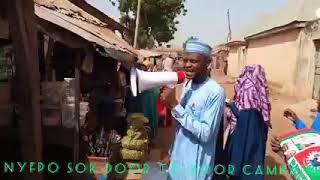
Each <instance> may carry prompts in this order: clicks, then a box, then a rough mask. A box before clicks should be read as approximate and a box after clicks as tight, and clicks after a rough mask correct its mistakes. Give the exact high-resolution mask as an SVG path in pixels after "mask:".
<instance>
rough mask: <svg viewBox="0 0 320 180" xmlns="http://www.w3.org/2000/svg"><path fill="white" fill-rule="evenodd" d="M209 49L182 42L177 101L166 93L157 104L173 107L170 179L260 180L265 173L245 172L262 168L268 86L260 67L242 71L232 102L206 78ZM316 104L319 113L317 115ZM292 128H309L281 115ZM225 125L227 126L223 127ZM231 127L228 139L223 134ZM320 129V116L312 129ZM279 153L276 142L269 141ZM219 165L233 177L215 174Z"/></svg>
mask: <svg viewBox="0 0 320 180" xmlns="http://www.w3.org/2000/svg"><path fill="white" fill-rule="evenodd" d="M211 50H212V49H211V47H210V46H209V45H207V44H205V43H203V42H202V41H200V40H197V39H193V40H189V41H188V42H187V43H186V47H185V49H184V57H183V64H184V70H185V73H186V77H187V81H186V82H185V83H184V84H183V91H182V94H181V98H179V99H178V98H173V97H172V93H171V92H170V91H168V90H164V91H162V92H161V93H160V98H161V101H162V102H163V103H164V105H165V106H166V107H168V108H171V115H172V117H173V119H174V120H175V122H176V123H175V124H176V132H175V137H174V143H173V144H172V147H171V149H170V152H169V154H170V162H169V164H170V165H169V169H168V176H167V177H168V179H173V180H179V179H183V180H201V179H225V178H227V177H228V178H229V179H236V180H242V179H246V180H250V179H252V180H259V179H261V180H262V179H264V175H263V174H255V173H254V172H253V173H249V174H248V173H245V172H244V171H243V167H244V166H250V169H253V170H255V169H257V168H259V167H260V168H262V170H263V167H264V163H265V162H264V161H265V153H266V147H267V138H268V131H269V129H270V128H272V126H271V121H270V120H271V117H270V114H271V103H270V100H269V90H268V83H267V80H266V75H265V71H264V68H263V67H262V66H261V65H249V66H246V67H244V69H243V70H242V71H241V73H240V76H239V78H238V80H237V82H236V83H235V86H234V90H235V94H234V97H233V99H231V100H228V99H226V96H225V92H224V89H223V88H222V87H221V86H220V85H219V84H218V83H217V82H216V81H215V80H214V77H213V78H210V75H209V73H208V69H209V67H210V63H211ZM319 109H320V102H319V105H318V111H319V112H320V110H319ZM285 117H288V118H291V119H292V120H293V122H294V123H295V125H296V127H297V128H298V129H299V128H307V127H306V125H305V124H304V123H303V121H302V120H299V118H297V116H295V114H294V113H292V112H291V113H288V112H286V113H285ZM224 124H226V125H224ZM226 127H228V129H229V133H228V140H227V142H226V144H225V145H224V143H223V134H224V132H225V130H226ZM312 128H314V129H315V130H318V131H319V129H320V113H319V114H318V116H317V118H316V120H315V123H314V125H313V126H312ZM272 142H273V143H272V146H273V148H274V149H279V148H280V146H279V141H278V139H277V138H276V137H275V138H273V141H272ZM217 166H220V167H223V166H227V167H228V166H229V167H230V166H231V167H233V170H232V173H228V171H227V172H224V173H223V172H222V173H219V174H217V171H216V170H215V169H216V168H217Z"/></svg>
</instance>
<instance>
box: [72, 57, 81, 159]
mask: <svg viewBox="0 0 320 180" xmlns="http://www.w3.org/2000/svg"><path fill="white" fill-rule="evenodd" d="M80 58H81V57H80V53H79V52H76V62H75V106H74V107H75V111H74V113H75V114H74V117H75V124H76V126H75V131H74V132H75V134H74V150H73V161H74V163H77V162H78V161H79V134H80V93H81V92H80V67H81V59H80Z"/></svg>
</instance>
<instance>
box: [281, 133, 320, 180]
mask: <svg viewBox="0 0 320 180" xmlns="http://www.w3.org/2000/svg"><path fill="white" fill-rule="evenodd" d="M280 146H281V153H282V154H283V155H284V156H285V158H286V162H287V164H288V167H289V170H290V174H291V175H292V176H293V177H294V179H320V133H318V132H315V131H314V130H311V129H303V130H298V131H294V132H291V133H289V134H285V135H282V136H280Z"/></svg>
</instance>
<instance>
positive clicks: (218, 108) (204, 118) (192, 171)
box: [168, 78, 225, 180]
mask: <svg viewBox="0 0 320 180" xmlns="http://www.w3.org/2000/svg"><path fill="white" fill-rule="evenodd" d="M181 97H183V98H182V100H181V102H180V104H179V105H177V106H176V107H175V108H174V109H172V116H173V117H174V119H176V121H177V123H176V124H177V127H176V136H175V142H174V144H173V147H172V150H171V163H170V167H169V173H168V179H172V180H180V179H181V180H205V179H211V177H212V174H211V173H212V170H213V167H214V156H215V146H216V140H217V135H218V131H219V126H220V124H221V123H220V122H221V120H222V116H223V112H224V103H225V94H224V90H223V88H222V87H221V86H220V85H218V84H217V83H216V82H215V81H214V80H212V79H210V78H208V79H207V80H206V81H205V82H203V83H202V84H193V83H191V82H189V83H187V84H186V85H185V87H184V89H183V92H182V96H181ZM210 168H211V169H210ZM210 171H211V172H210Z"/></svg>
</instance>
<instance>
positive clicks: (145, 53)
mask: <svg viewBox="0 0 320 180" xmlns="http://www.w3.org/2000/svg"><path fill="white" fill-rule="evenodd" d="M139 53H140V55H141V56H142V57H144V58H148V57H156V56H161V53H159V52H155V51H150V50H146V49H140V50H139Z"/></svg>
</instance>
